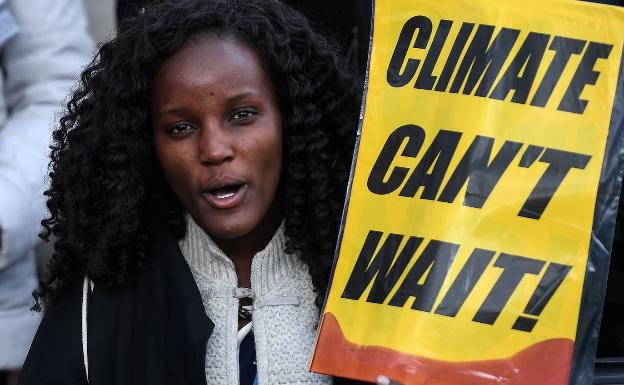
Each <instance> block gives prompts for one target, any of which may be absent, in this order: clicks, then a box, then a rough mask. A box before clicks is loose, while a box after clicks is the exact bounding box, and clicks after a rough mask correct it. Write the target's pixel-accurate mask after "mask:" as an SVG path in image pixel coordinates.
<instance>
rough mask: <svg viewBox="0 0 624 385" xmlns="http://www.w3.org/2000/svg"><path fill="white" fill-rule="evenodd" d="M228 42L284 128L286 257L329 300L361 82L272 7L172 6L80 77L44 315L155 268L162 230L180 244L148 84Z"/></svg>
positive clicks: (300, 19) (131, 28) (271, 2)
mask: <svg viewBox="0 0 624 385" xmlns="http://www.w3.org/2000/svg"><path fill="white" fill-rule="evenodd" d="M209 34H215V35H217V36H224V37H233V38H236V39H239V40H240V41H241V42H243V43H246V44H248V45H249V46H250V47H253V48H254V49H255V50H256V51H257V53H258V54H259V56H260V58H261V60H262V62H263V65H264V66H265V67H266V68H265V69H266V70H267V72H268V73H269V76H270V78H271V80H272V81H273V83H274V86H275V90H276V92H277V96H278V103H279V107H280V110H281V113H282V118H283V143H284V144H283V145H284V151H283V154H284V155H283V156H284V160H283V163H284V169H283V172H282V176H281V181H280V184H281V186H282V187H283V191H282V194H283V195H282V196H283V200H284V201H283V202H282V204H283V207H284V211H285V231H286V237H287V243H286V252H287V253H298V254H299V255H300V256H301V258H302V260H303V261H304V262H305V263H306V264H307V265H308V267H309V271H310V274H311V276H312V281H313V283H314V286H315V288H316V291H317V294H318V300H317V302H319V303H320V301H322V297H323V295H324V293H325V288H326V287H327V284H328V279H329V272H330V269H331V265H332V257H333V253H334V248H335V244H336V239H337V235H338V231H339V225H340V214H341V211H342V205H343V202H344V197H345V192H346V187H347V182H348V177H349V170H350V164H351V158H352V154H353V146H354V141H355V127H356V122H357V111H358V95H359V90H358V86H357V82H355V81H354V78H353V77H352V76H351V74H350V71H348V70H347V69H346V68H347V67H346V66H345V65H344V63H341V61H340V60H339V58H338V56H337V55H336V53H335V52H336V47H334V46H332V45H331V44H330V43H329V42H328V41H327V40H326V39H324V38H322V37H321V36H320V35H318V34H317V33H315V32H314V29H313V28H312V27H311V25H310V23H309V22H308V20H306V18H305V17H304V16H302V15H301V14H300V13H298V12H296V11H294V10H293V9H291V8H289V7H288V6H285V5H283V4H281V3H280V2H279V1H277V0H182V1H180V0H176V1H171V0H166V1H163V2H161V3H158V4H154V5H150V6H148V7H146V9H145V10H144V12H143V13H142V14H140V15H138V16H137V17H135V18H131V19H128V20H127V21H126V22H125V23H124V24H123V25H122V26H121V28H120V29H119V33H118V35H117V37H115V38H114V39H112V40H111V41H109V42H107V43H105V44H103V45H102V46H101V48H100V49H99V52H98V54H97V55H96V57H95V58H94V59H93V61H92V62H91V63H90V65H89V66H88V67H87V68H86V69H85V70H84V72H83V73H82V76H81V82H80V84H79V86H78V89H77V90H76V91H75V92H74V94H73V97H72V98H71V100H70V101H69V103H68V105H67V110H66V113H65V115H64V116H63V117H62V118H61V120H60V126H59V127H58V128H57V129H56V130H55V131H54V133H53V140H54V143H53V146H52V152H51V163H50V176H51V186H50V189H49V190H48V191H46V193H45V195H46V196H47V197H48V201H47V206H48V209H49V211H50V213H51V215H50V217H49V218H48V219H46V220H44V221H43V222H42V224H43V226H44V231H43V234H42V237H43V238H44V239H48V238H49V237H50V235H51V234H53V235H54V236H55V238H57V240H56V242H55V244H54V254H53V256H52V258H51V260H50V262H49V264H48V269H49V271H48V274H47V276H46V277H45V278H44V279H43V280H42V281H41V283H40V288H39V290H38V291H36V292H35V298H36V300H37V305H40V304H41V303H42V302H43V300H48V299H51V300H54V299H55V298H57V297H58V296H59V295H61V294H62V293H63V292H65V291H66V290H67V289H68V288H69V287H70V286H72V285H75V284H76V283H77V282H80V281H82V278H83V277H84V275H85V274H86V275H88V276H89V277H90V278H91V279H92V280H94V281H95V282H98V283H100V284H105V285H108V286H109V287H119V286H122V285H124V284H125V283H127V282H129V281H130V280H131V279H132V277H133V275H134V274H135V273H136V272H137V271H138V270H140V269H144V268H146V267H147V266H148V255H147V253H146V244H147V241H148V236H149V233H150V232H151V231H152V229H153V227H154V226H155V225H156V224H159V225H162V224H166V226H167V227H168V228H169V229H170V231H171V232H172V234H174V236H176V237H177V238H181V237H182V236H183V235H184V232H185V222H184V209H183V207H182V206H181V204H180V203H179V202H178V200H177V198H175V196H174V195H173V193H172V192H171V190H170V188H169V186H168V185H167V183H166V182H165V179H164V176H163V173H162V171H161V168H160V166H159V164H158V161H157V159H156V154H155V151H154V146H153V139H152V127H151V117H150V101H151V94H152V88H151V87H152V81H153V78H154V76H155V74H156V72H157V71H158V69H159V67H160V65H161V64H162V63H163V61H164V60H165V59H166V58H167V57H169V56H170V55H172V54H173V53H174V52H175V51H176V50H178V49H179V48H180V47H181V46H182V45H183V44H184V43H185V42H186V41H188V40H189V39H194V38H200V37H201V36H202V35H209Z"/></svg>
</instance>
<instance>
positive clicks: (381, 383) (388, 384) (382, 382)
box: [376, 375, 402, 385]
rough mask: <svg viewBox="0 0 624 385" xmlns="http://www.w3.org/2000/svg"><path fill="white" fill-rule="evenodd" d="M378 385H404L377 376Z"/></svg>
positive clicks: (382, 376)
mask: <svg viewBox="0 0 624 385" xmlns="http://www.w3.org/2000/svg"><path fill="white" fill-rule="evenodd" d="M376 384H377V385H402V384H401V383H400V382H397V381H394V380H391V379H389V378H388V377H386V376H384V375H379V376H377V380H376Z"/></svg>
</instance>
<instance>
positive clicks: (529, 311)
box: [512, 262, 572, 332]
mask: <svg viewBox="0 0 624 385" xmlns="http://www.w3.org/2000/svg"><path fill="white" fill-rule="evenodd" d="M570 269H572V266H568V265H561V264H558V263H554V262H551V263H550V265H548V268H547V269H546V272H545V273H544V276H543V277H542V280H541V281H540V283H539V285H537V289H535V292H534V293H533V296H532V297H531V300H530V301H529V304H528V305H527V307H526V309H524V314H525V315H521V316H520V317H518V319H516V322H515V323H514V325H513V326H512V329H515V330H520V331H523V332H530V331H532V330H533V328H534V327H535V324H536V323H537V321H538V317H539V316H540V314H542V311H543V310H544V308H545V307H546V305H547V304H548V301H550V299H551V298H552V296H553V294H555V292H556V291H557V289H558V288H559V285H561V282H563V280H564V279H565V277H566V276H567V275H568V273H569V272H570Z"/></svg>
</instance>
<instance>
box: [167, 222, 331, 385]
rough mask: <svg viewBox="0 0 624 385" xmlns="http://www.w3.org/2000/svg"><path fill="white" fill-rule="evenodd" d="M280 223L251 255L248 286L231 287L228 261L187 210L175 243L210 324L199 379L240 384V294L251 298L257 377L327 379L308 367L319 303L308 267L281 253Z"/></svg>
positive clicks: (268, 380)
mask: <svg viewBox="0 0 624 385" xmlns="http://www.w3.org/2000/svg"><path fill="white" fill-rule="evenodd" d="M285 241H286V238H285V235H284V226H283V224H282V225H281V226H280V228H279V229H278V230H277V232H276V233H275V235H274V236H273V238H272V239H271V241H270V242H269V244H268V245H267V246H266V247H265V248H264V249H263V250H262V251H260V252H259V253H258V254H256V255H255V256H254V258H253V261H252V265H251V291H249V290H241V289H237V286H238V279H237V276H236V271H235V269H234V264H233V263H232V261H231V260H230V259H229V258H228V257H227V256H226V255H225V254H224V253H223V251H222V250H221V249H220V248H219V247H218V246H217V245H216V244H215V243H214V242H213V240H212V239H211V238H210V236H208V235H207V234H206V233H205V232H204V230H203V229H202V228H200V227H199V226H198V225H197V224H196V223H195V222H194V221H193V220H192V219H191V218H190V216H189V217H188V219H187V233H186V236H185V237H184V238H183V239H182V240H180V242H179V245H180V250H181V251H182V254H183V255H184V258H185V259H186V261H187V263H188V265H189V267H190V269H191V272H192V274H193V277H194V278H195V281H196V283H197V287H198V288H199V292H200V294H201V297H202V302H203V304H204V308H205V311H206V314H207V316H208V317H209V318H210V319H211V320H212V321H213V322H214V324H215V327H214V331H213V333H212V335H211V336H210V338H209V339H208V344H207V350H206V364H205V370H206V380H207V383H208V384H211V385H230V384H239V383H240V381H239V367H238V362H239V361H238V343H237V331H238V305H239V297H241V296H251V297H252V300H253V314H252V323H253V333H254V338H255V343H256V362H257V369H258V383H259V384H260V385H268V384H293V385H296V384H301V385H303V384H331V378H330V377H328V376H323V375H319V374H315V373H310V372H309V371H308V365H309V360H310V357H311V354H312V348H313V346H314V339H315V337H316V327H317V325H318V319H319V310H318V308H317V307H316V305H315V303H314V302H315V298H316V294H315V293H314V286H313V285H312V280H311V278H310V274H309V273H308V267H307V266H306V265H305V263H304V262H303V261H301V259H300V258H299V257H298V256H297V255H288V254H286V253H285V252H284V248H285Z"/></svg>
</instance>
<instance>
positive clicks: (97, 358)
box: [19, 231, 359, 385]
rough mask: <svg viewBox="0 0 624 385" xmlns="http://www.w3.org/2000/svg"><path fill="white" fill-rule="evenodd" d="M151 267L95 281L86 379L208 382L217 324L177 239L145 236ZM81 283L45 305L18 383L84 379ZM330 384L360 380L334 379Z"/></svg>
mask: <svg viewBox="0 0 624 385" xmlns="http://www.w3.org/2000/svg"><path fill="white" fill-rule="evenodd" d="M149 253H150V259H149V261H150V262H149V263H150V265H149V268H148V269H146V270H144V271H141V272H140V273H139V274H138V275H137V277H136V279H135V280H134V281H133V283H132V284H131V285H130V286H128V287H125V288H124V289H119V290H107V289H102V288H100V287H98V286H97V285H96V286H95V290H94V291H93V293H92V294H91V295H90V299H89V303H88V322H87V324H88V331H87V341H88V351H87V353H88V357H89V358H88V360H89V384H91V385H131V384H132V385H147V384H149V385H174V384H175V385H206V375H205V372H204V366H205V356H206V344H207V341H208V337H210V334H211V333H212V329H213V327H214V324H213V323H212V321H210V319H209V318H208V317H207V316H206V313H205V311H204V305H203V303H202V299H201V295H200V293H199V290H198V289H197V286H196V284H195V280H194V278H193V275H192V273H191V271H190V269H189V267H188V265H187V264H186V261H185V260H184V257H183V256H182V253H181V252H180V249H179V247H178V244H177V242H176V240H175V239H174V238H173V237H172V236H171V235H170V234H169V233H167V232H166V231H160V232H158V233H156V234H154V236H153V237H152V240H151V241H150V251H149ZM81 306H82V285H77V287H75V288H74V289H72V290H71V291H69V292H68V293H66V294H65V295H64V296H63V297H62V298H61V299H60V300H58V301H57V302H55V303H54V304H53V305H52V306H50V308H49V309H48V311H47V312H46V314H45V316H44V318H43V321H42V322H41V325H40V327H39V330H38V331H37V334H36V335H35V338H34V340H33V344H32V346H31V348H30V352H29V353H28V357H27V359H26V362H25V364H24V367H23V371H22V375H21V378H20V382H19V384H20V385H83V384H87V379H86V373H85V368H84V363H83V354H82V335H81V332H82V322H81V321H82V320H81V309H82V307H81ZM334 383H335V384H345V385H346V384H357V383H359V382H353V381H349V380H342V379H336V380H335V381H334Z"/></svg>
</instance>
